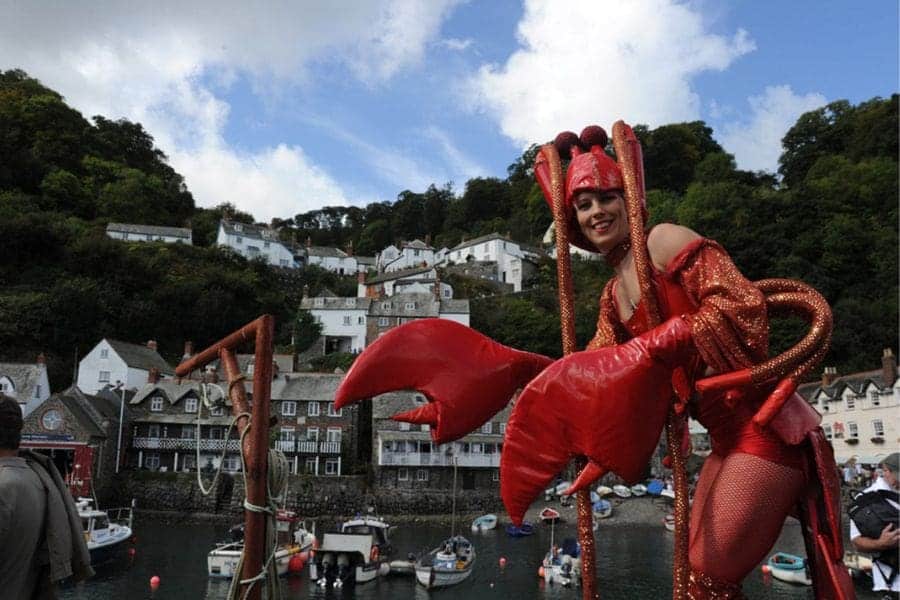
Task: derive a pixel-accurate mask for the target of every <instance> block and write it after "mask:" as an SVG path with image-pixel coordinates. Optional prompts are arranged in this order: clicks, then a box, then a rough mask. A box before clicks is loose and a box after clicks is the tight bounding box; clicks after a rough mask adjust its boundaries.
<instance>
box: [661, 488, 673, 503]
mask: <svg viewBox="0 0 900 600" xmlns="http://www.w3.org/2000/svg"><path fill="white" fill-rule="evenodd" d="M659 495H660V496H662V497H663V498H668V499H669V500H674V499H675V490H670V489H669V488H666V489H664V490H663V491H661V492H660V493H659Z"/></svg>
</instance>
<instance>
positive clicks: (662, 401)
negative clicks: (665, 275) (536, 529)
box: [500, 317, 696, 524]
mask: <svg viewBox="0 0 900 600" xmlns="http://www.w3.org/2000/svg"><path fill="white" fill-rule="evenodd" d="M695 354H696V350H695V349H694V345H693V342H692V340H691V329H690V326H689V325H688V323H687V322H686V321H685V320H684V319H682V318H681V317H676V318H672V319H669V320H668V321H666V322H665V323H663V324H662V325H660V326H658V327H656V328H655V329H652V330H650V331H648V332H647V333H644V334H643V335H641V336H638V337H636V338H634V339H633V340H631V341H629V342H627V343H625V344H621V345H619V346H611V347H608V348H601V349H599V350H592V351H587V352H578V353H575V354H570V355H569V356H566V357H564V358H562V359H560V360H558V361H556V362H555V363H553V364H552V365H551V366H549V367H547V368H546V369H545V370H544V371H543V372H542V373H541V374H540V375H538V376H537V377H536V378H535V379H534V380H532V382H531V383H529V384H528V386H527V387H526V388H525V390H524V391H523V392H522V394H521V395H520V396H519V399H518V400H517V401H516V404H515V407H514V408H513V412H512V415H511V416H510V420H509V424H508V425H507V428H506V439H505V440H504V443H503V454H502V456H501V459H500V471H501V477H500V493H501V496H502V497H503V503H504V504H505V505H506V509H507V511H508V512H509V515H510V517H511V518H512V520H513V523H516V524H518V523H520V522H521V520H522V517H523V516H524V514H525V511H526V510H527V509H528V506H529V505H530V504H531V502H532V501H533V500H534V498H535V496H537V495H538V493H539V492H540V491H541V490H543V489H545V488H546V487H547V485H548V484H549V483H550V481H551V480H552V479H553V478H554V477H555V476H556V475H557V474H558V473H559V472H560V471H561V470H562V469H563V468H564V467H565V466H566V464H567V463H568V462H569V460H571V459H572V458H573V457H575V456H579V455H580V456H586V457H587V458H588V461H589V462H588V464H587V466H586V467H585V468H584V470H582V472H581V473H580V474H579V476H578V479H577V480H576V482H575V485H573V486H572V488H570V490H567V491H566V493H567V494H568V493H571V491H573V490H577V489H581V488H584V487H586V486H588V485H590V484H591V483H592V482H594V481H595V480H597V479H598V478H599V477H600V476H602V475H603V474H604V473H606V472H608V471H612V472H614V473H616V474H617V475H619V476H621V477H623V478H624V479H625V480H626V481H628V482H629V483H631V482H634V481H637V480H638V479H639V478H640V476H641V475H642V474H643V471H644V468H645V467H646V465H647V461H648V460H649V458H650V456H651V455H652V453H653V450H654V449H655V448H656V444H657V442H658V440H659V435H660V432H661V431H662V427H663V424H664V423H665V419H666V414H667V412H668V407H669V402H670V400H671V398H672V383H671V377H672V371H673V369H675V368H676V367H678V366H680V365H682V364H686V363H687V362H688V361H689V360H691V358H692V357H693V356H694V355H695Z"/></svg>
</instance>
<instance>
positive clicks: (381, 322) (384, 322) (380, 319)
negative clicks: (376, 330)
mask: <svg viewBox="0 0 900 600" xmlns="http://www.w3.org/2000/svg"><path fill="white" fill-rule="evenodd" d="M378 326H379V327H387V326H388V318H387V317H378Z"/></svg>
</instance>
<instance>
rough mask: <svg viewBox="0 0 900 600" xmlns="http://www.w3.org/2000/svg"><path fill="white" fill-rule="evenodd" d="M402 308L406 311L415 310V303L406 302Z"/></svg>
mask: <svg viewBox="0 0 900 600" xmlns="http://www.w3.org/2000/svg"><path fill="white" fill-rule="evenodd" d="M403 308H405V309H406V310H416V303H415V302H407V303H406V304H404V305H403Z"/></svg>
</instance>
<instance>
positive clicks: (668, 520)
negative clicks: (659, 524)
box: [663, 513, 675, 531]
mask: <svg viewBox="0 0 900 600" xmlns="http://www.w3.org/2000/svg"><path fill="white" fill-rule="evenodd" d="M663 526H664V527H665V528H666V531H675V515H673V514H671V513H669V514H667V515H666V516H665V517H664V518H663Z"/></svg>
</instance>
